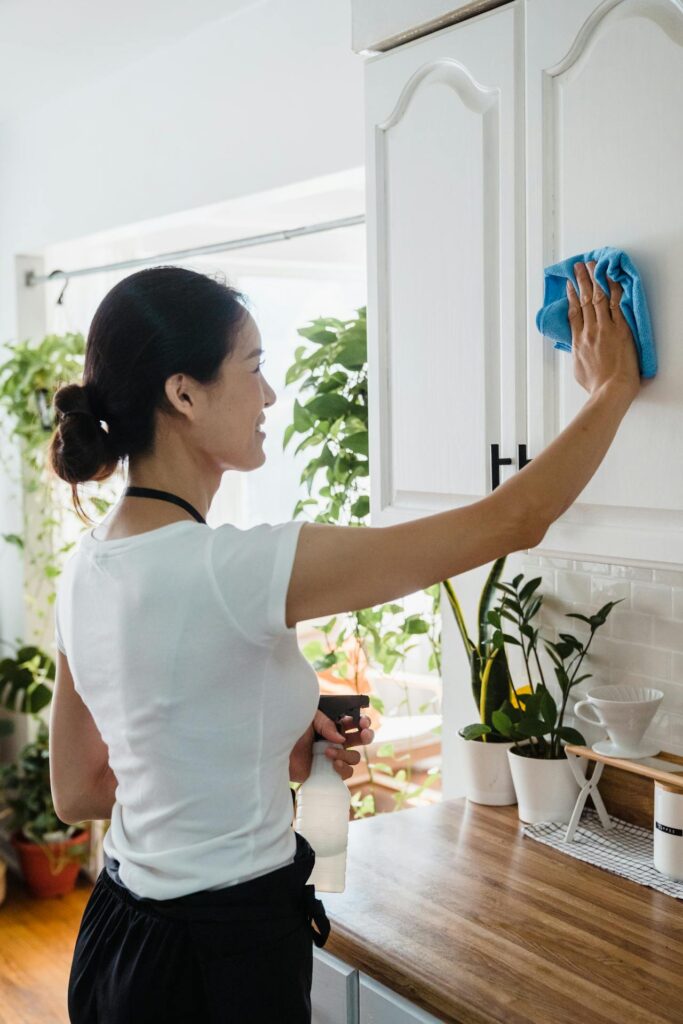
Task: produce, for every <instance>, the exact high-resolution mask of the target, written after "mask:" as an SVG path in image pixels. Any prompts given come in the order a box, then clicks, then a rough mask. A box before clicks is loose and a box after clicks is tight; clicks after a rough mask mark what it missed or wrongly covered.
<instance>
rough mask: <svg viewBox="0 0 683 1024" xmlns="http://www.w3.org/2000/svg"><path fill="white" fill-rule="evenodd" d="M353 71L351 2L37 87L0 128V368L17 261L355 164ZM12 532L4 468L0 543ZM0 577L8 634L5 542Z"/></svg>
mask: <svg viewBox="0 0 683 1024" xmlns="http://www.w3.org/2000/svg"><path fill="white" fill-rule="evenodd" d="M27 73H30V71H28V70H27ZM34 73H39V67H38V68H37V69H35V68H34ZM362 75H363V58H362V57H359V56H357V55H356V54H354V53H353V52H352V50H351V24H350V5H349V2H348V0H325V3H320V2H319V0H265V2H263V3H261V4H258V5H255V6H251V7H249V8H247V9H245V10H243V11H241V12H238V13H237V14H235V16H234V17H232V18H229V19H227V20H222V21H218V22H212V23H210V24H208V25H207V26H205V27H204V28H200V29H198V30H196V31H194V32H192V33H191V34H190V35H188V36H187V37H186V38H185V39H182V40H180V41H178V42H176V43H173V44H172V45H169V46H167V47H166V48H164V49H162V50H159V51H157V52H154V53H152V54H151V55H149V56H148V57H147V58H145V59H141V60H139V61H137V62H136V63H134V64H130V65H128V66H127V67H126V68H125V69H123V70H120V71H117V72H115V73H112V74H109V75H107V76H106V77H104V78H101V79H99V80H97V81H92V83H91V84H90V86H89V87H87V88H83V87H80V88H78V89H77V90H74V91H72V92H69V93H66V94H62V95H60V96H58V97H55V98H54V99H50V98H49V90H50V87H49V83H46V89H45V101H44V103H42V104H41V105H40V106H37V107H35V108H33V109H32V110H31V111H30V112H27V113H25V114H23V115H21V116H18V117H16V118H14V119H12V120H9V121H6V122H4V123H3V124H2V125H0V360H4V358H5V350H4V344H5V342H6V341H13V340H16V338H17V324H16V291H15V289H16V284H15V272H14V256H15V255H16V254H20V253H21V254H37V253H40V252H41V251H42V250H43V249H44V247H45V246H48V245H51V244H56V243H58V242H64V241H67V240H70V239H76V238H80V237H82V236H87V235H90V234H92V233H94V232H98V231H102V230H105V229H107V228H113V227H119V226H123V225H130V224H133V223H136V222H138V221H143V220H147V219H149V218H151V217H155V216H163V215H165V214H170V213H174V212H177V211H183V210H188V209H191V208H193V207H196V206H203V205H206V204H209V203H214V202H219V201H221V200H225V199H229V198H232V197H236V196H239V195H244V194H252V193H255V192H259V191H261V190H265V189H269V188H275V187H277V186H280V185H285V184H289V183H292V182H296V181H302V180H305V179H309V178H313V177H316V176H318V175H323V174H328V173H333V172H336V171H340V170H345V169H346V168H350V167H358V166H360V165H362V164H363V163H364V142H363V99H362ZM18 87H20V85H19V86H18ZM47 269H48V271H49V270H50V269H52V267H48V268H47ZM20 531H21V522H20V505H19V502H18V501H17V495H16V489H15V488H14V487H13V486H12V485H11V484H10V482H9V481H8V480H7V478H6V475H5V473H4V470H2V468H1V467H0V533H9V532H20ZM0 577H1V578H2V580H3V585H2V587H1V588H0V636H2V637H10V638H13V637H15V636H16V635H20V634H21V633H22V632H23V608H22V604H21V592H22V584H21V562H20V559H19V557H18V554H17V551H16V549H15V548H14V547H13V546H10V545H8V544H5V543H4V542H3V543H2V544H1V545H0Z"/></svg>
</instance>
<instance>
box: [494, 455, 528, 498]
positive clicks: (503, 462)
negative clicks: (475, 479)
mask: <svg viewBox="0 0 683 1024" xmlns="http://www.w3.org/2000/svg"><path fill="white" fill-rule="evenodd" d="M517 453H518V468H519V469H524V467H525V466H526V465H527V464H528V463H529V462H531V461H532V460H531V459H529V458H527V454H526V445H525V444H518V445H517ZM511 465H512V459H502V458H501V457H500V445H498V444H492V445H491V490H492V491H495V489H496V487H498V486H499V485H500V467H501V466H511Z"/></svg>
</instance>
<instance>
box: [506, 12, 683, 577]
mask: <svg viewBox="0 0 683 1024" xmlns="http://www.w3.org/2000/svg"><path fill="white" fill-rule="evenodd" d="M525 64H526V125H527V172H526V177H527V261H528V274H527V281H528V308H529V316H528V318H527V326H528V354H527V362H528V367H529V372H528V406H529V434H528V437H529V454H530V456H531V457H533V455H534V454H535V453H538V452H539V451H541V450H542V449H543V448H544V447H545V446H546V445H547V444H549V443H550V442H551V441H552V440H553V438H554V437H556V436H557V434H558V433H560V432H561V431H562V430H563V429H564V427H565V426H566V425H567V423H568V422H569V421H570V420H571V419H572V418H573V417H574V416H575V415H576V413H577V412H578V410H579V409H580V407H581V406H582V405H583V403H584V401H585V399H586V392H585V391H584V390H583V388H581V387H580V385H579V384H577V382H576V380H575V379H574V374H573V369H572V357H571V355H570V353H568V352H561V351H557V350H555V349H554V348H553V346H552V343H551V342H550V341H549V340H547V339H542V338H540V337H539V335H538V331H537V330H536V327H535V324H534V315H535V311H536V310H537V309H538V308H539V306H540V305H541V302H542V299H543V267H544V266H547V265H548V264H550V263H554V262H556V261H557V260H559V259H564V258H565V257H566V256H571V255H573V254H574V253H579V252H584V251H586V250H588V249H592V248H596V247H598V246H601V245H614V246H617V247H618V248H621V249H625V250H626V251H627V252H628V253H629V254H630V255H631V256H632V257H633V259H634V261H635V263H636V266H637V267H638V269H639V270H640V272H641V275H642V278H643V282H644V285H645V290H646V293H647V298H648V306H649V309H650V314H651V318H652V326H653V333H654V336H655V341H656V344H657V353H658V359H659V370H658V373H657V376H656V377H654V378H653V379H652V380H650V381H645V382H643V383H642V384H641V391H640V394H639V395H638V397H637V398H636V400H635V401H634V403H633V404H632V406H631V407H630V409H629V411H628V412H627V414H626V416H625V417H624V419H623V420H622V423H621V425H620V427H619V430H618V432H617V436H616V437H615V439H614V441H613V443H612V445H611V446H610V448H609V450H608V452H607V454H606V456H605V458H604V460H603V462H602V463H601V465H600V467H599V468H598V470H597V472H596V473H595V475H594V476H593V478H592V479H591V480H590V481H589V482H588V484H587V486H586V487H585V488H584V490H583V491H582V493H581V494H580V495H579V497H578V498H577V499H576V501H575V502H574V504H573V505H572V507H571V508H570V509H568V510H567V512H566V513H565V514H564V515H563V516H562V517H561V518H560V519H559V520H557V521H556V522H555V523H554V524H553V525H552V526H551V527H550V529H549V530H548V532H547V533H546V536H545V538H544V540H543V542H542V544H541V545H539V547H538V549H537V550H538V551H539V552H541V553H553V552H558V553H562V554H569V555H570V556H581V555H585V556H587V557H593V556H595V557H601V558H605V559H606V560H608V561H609V560H612V561H621V560H622V559H633V560H639V559H643V560H645V561H647V562H648V563H649V564H658V563H660V564H661V565H662V566H667V565H669V566H671V565H672V564H673V565H680V564H682V563H683V287H681V275H682V274H683V187H682V184H681V168H682V167H683V115H682V113H681V97H683V4H681V3H679V2H671V0H638V2H632V0H623V2H616V3H597V2H596V0H572V3H569V4H568V3H564V2H562V0H527V3H526V54H525Z"/></svg>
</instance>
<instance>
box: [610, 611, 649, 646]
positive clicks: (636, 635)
mask: <svg viewBox="0 0 683 1024" xmlns="http://www.w3.org/2000/svg"><path fill="white" fill-rule="evenodd" d="M609 622H611V623H612V631H611V636H613V637H616V639H618V640H630V641H631V642H632V643H638V644H649V643H652V632H653V620H652V616H651V615H643V614H641V612H622V611H620V610H619V608H618V607H617V608H613V609H612V611H611V612H610V614H609V616H608V618H607V623H609ZM607 623H605V625H607Z"/></svg>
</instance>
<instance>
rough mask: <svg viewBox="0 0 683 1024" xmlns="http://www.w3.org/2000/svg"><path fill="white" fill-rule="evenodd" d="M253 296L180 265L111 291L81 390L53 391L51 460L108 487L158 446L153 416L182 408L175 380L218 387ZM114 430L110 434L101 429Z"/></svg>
mask: <svg viewBox="0 0 683 1024" xmlns="http://www.w3.org/2000/svg"><path fill="white" fill-rule="evenodd" d="M245 301H247V299H246V296H245V295H244V294H243V293H242V292H239V291H237V290H236V289H235V288H232V287H230V286H229V285H227V284H225V283H224V282H221V281H218V280H216V279H214V278H212V277H209V276H207V275H206V274H199V273H197V272H195V271H194V270H186V269H184V268H182V267H150V268H148V269H146V270H139V271H138V272H137V273H135V274H131V275H130V276H129V277H125V278H124V279H123V280H122V281H119V282H118V284H116V285H114V287H113V288H112V289H111V290H110V291H108V292H107V294H106V295H105V297H104V298H103V299H102V301H101V302H100V304H99V306H98V307H97V310H96V312H95V315H94V317H93V319H92V323H91V324H90V330H89V331H88V340H87V344H86V349H85V365H84V369H83V383H82V384H64V385H63V386H61V387H60V388H58V390H57V391H56V392H55V396H54V400H53V405H54V410H55V416H56V429H55V432H54V433H53V435H52V438H51V440H50V446H49V452H48V457H49V462H50V465H51V467H52V469H53V470H54V472H55V473H56V474H57V476H59V477H61V479H62V480H66V481H67V483H70V484H71V492H72V496H73V502H74V507H75V509H76V512H77V514H78V515H79V517H80V518H81V520H82V521H83V522H92V520H89V518H88V516H87V515H86V513H85V512H84V510H83V507H82V505H81V503H80V500H79V496H78V484H79V483H83V482H85V481H87V480H98V481H100V480H105V479H106V478H107V477H109V476H111V474H112V473H113V472H114V471H115V470H116V468H117V466H118V463H119V460H120V459H123V458H125V457H129V458H130V457H131V456H136V455H146V454H148V453H149V452H151V451H152V449H153V446H154V429H155V411H156V409H161V410H163V411H164V412H167V413H169V414H170V415H172V416H173V415H177V410H176V409H175V408H174V406H173V405H172V404H171V402H169V400H168V397H167V396H166V393H165V390H164V384H165V382H166V380H167V379H168V378H169V377H170V376H172V375H173V374H174V373H187V374H188V375H189V376H191V377H193V378H194V379H195V380H197V381H199V382H200V383H201V384H211V383H214V382H216V381H217V380H218V378H219V375H220V367H221V363H222V362H223V360H224V359H225V358H226V356H228V355H229V354H230V353H231V352H232V351H233V350H234V347H235V340H236V334H237V331H238V329H239V327H240V326H241V324H242V322H243V320H244V318H245V317H246V315H247V308H246V306H245V305H243V304H242V303H243V302H245ZM102 423H104V424H105V425H106V430H105V429H104V427H103V426H102Z"/></svg>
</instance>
